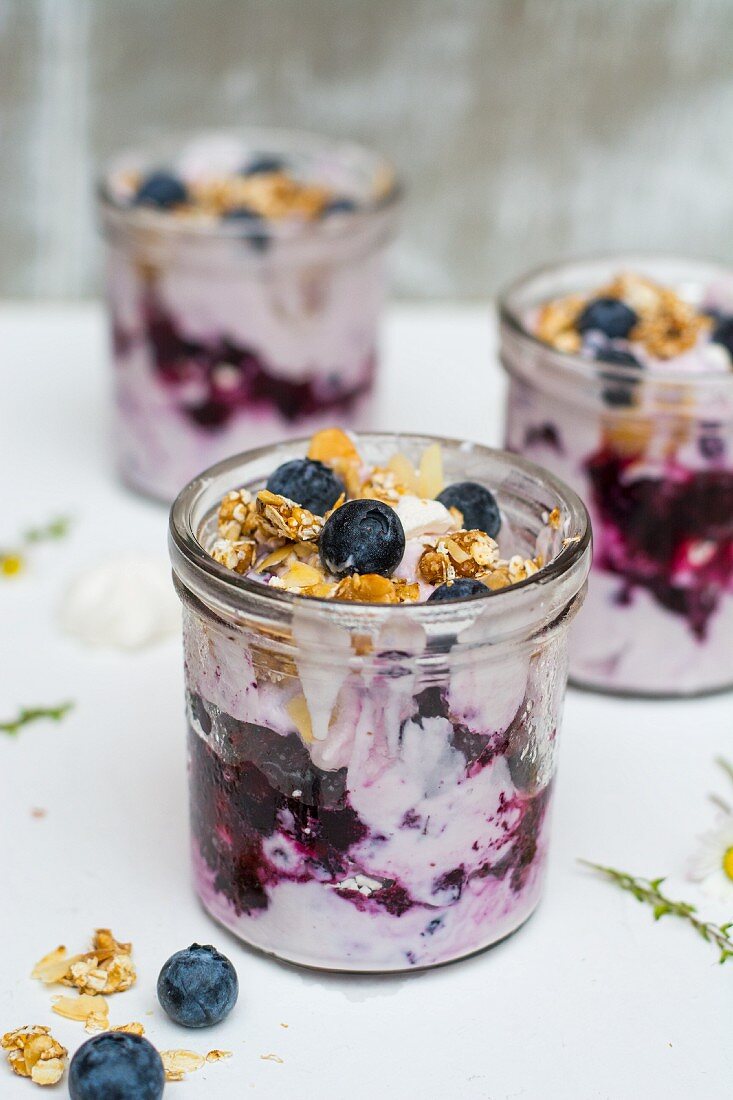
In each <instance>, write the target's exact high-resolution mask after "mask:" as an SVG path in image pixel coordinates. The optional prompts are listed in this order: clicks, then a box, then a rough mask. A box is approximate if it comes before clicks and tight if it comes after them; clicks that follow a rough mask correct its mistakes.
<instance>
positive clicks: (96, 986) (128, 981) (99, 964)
mask: <svg viewBox="0 0 733 1100" xmlns="http://www.w3.org/2000/svg"><path fill="white" fill-rule="evenodd" d="M131 956H132V944H130V943H119V942H118V941H117V940H116V939H115V937H114V936H113V935H112V932H111V931H110V930H109V928H98V929H97V930H96V932H95V933H94V937H93V940H92V949H91V951H87V952H85V953H84V954H81V955H67V953H66V948H65V947H63V946H62V947H57V948H55V950H53V951H51V952H49V954H48V955H44V957H43V958H42V959H40V960H39V961H38V962H37V963H36V965H35V966H34V968H33V972H32V975H31V976H32V977H33V978H38V979H39V981H42V982H43V983H44V984H45V985H57V984H60V985H67V986H73V987H75V988H76V989H78V990H79V992H80V993H86V994H88V995H89V996H90V997H95V996H97V995H98V994H109V993H123V992H124V991H125V990H126V989H129V988H130V986H132V985H133V984H134V982H135V979H136V977H137V975H136V973H135V965H134V963H133V961H132V957H131Z"/></svg>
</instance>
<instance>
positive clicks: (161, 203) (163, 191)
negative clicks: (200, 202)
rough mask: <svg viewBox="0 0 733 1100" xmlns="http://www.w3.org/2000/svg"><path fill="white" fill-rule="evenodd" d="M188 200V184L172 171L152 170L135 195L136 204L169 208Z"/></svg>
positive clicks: (163, 208) (162, 208)
mask: <svg viewBox="0 0 733 1100" xmlns="http://www.w3.org/2000/svg"><path fill="white" fill-rule="evenodd" d="M187 201H188V192H187V191H186V185H185V184H184V183H183V181H182V180H179V178H178V176H174V175H173V173H172V172H151V173H150V175H149V176H146V177H145V179H144V180H143V181H142V183H141V184H140V186H139V187H138V189H137V194H136V195H135V205H136V206H157V207H159V208H160V209H161V210H168V209H169V208H170V207H171V206H180V205H181V203H184V202H187Z"/></svg>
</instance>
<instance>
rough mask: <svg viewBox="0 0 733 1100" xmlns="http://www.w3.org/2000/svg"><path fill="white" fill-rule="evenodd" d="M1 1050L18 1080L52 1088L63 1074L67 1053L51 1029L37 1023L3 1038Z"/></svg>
mask: <svg viewBox="0 0 733 1100" xmlns="http://www.w3.org/2000/svg"><path fill="white" fill-rule="evenodd" d="M2 1048H3V1050H7V1052H8V1062H9V1063H10V1067H11V1069H12V1070H13V1073H17V1074H18V1076H19V1077H29V1078H30V1079H31V1081H33V1083H34V1084H36V1085H55V1084H56V1083H57V1082H58V1081H60V1080H61V1078H62V1077H63V1075H64V1069H65V1068H66V1058H67V1056H68V1053H69V1052H68V1050H67V1049H66V1047H63V1046H61V1043H59V1042H57V1041H56V1039H54V1037H53V1036H52V1035H51V1029H50V1028H48V1027H41V1026H40V1025H38V1024H36V1025H34V1026H33V1027H28V1026H26V1027H18V1028H16V1029H15V1030H14V1031H8V1032H6V1034H5V1035H3V1037H2Z"/></svg>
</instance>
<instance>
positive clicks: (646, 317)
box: [535, 272, 712, 360]
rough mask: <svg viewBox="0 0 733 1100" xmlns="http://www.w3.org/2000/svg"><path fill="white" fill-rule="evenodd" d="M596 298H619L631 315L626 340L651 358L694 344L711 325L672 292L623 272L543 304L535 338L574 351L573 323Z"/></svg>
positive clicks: (578, 337)
mask: <svg viewBox="0 0 733 1100" xmlns="http://www.w3.org/2000/svg"><path fill="white" fill-rule="evenodd" d="M598 299H614V300H617V301H620V302H623V303H624V304H625V305H627V306H628V307H629V308H630V309H632V310H633V311H634V313H635V314H636V322H635V324H634V325H633V327H632V328H631V330H630V332H629V333H628V336H627V337H626V339H628V341H629V343H630V344H631V345H632V346H633V345H637V346H639V347H640V348H642V349H643V350H644V351H645V352H646V354H647V355H648V356H650V357H651V358H653V359H663V360H664V359H673V358H675V357H676V356H678V355H682V354H683V353H684V352H686V351H689V349H690V348H692V347H694V345H695V344H696V343H697V341H698V339H699V338H700V336H701V334H702V333H703V332H705V331H707V330H709V329H710V328H711V325H712V322H711V318H710V317H709V316H708V315H707V314H705V313H701V312H700V311H698V310H696V309H695V308H694V307H693V306H692V305H690V303H689V302H686V301H685V300H684V299H683V298H681V297H680V295H679V294H677V293H676V292H675V291H674V290H671V289H670V288H668V287H663V286H660V285H659V284H657V283H655V282H653V281H652V280H651V279H647V278H645V277H644V276H642V275H637V274H635V273H633V272H624V273H622V274H621V275H619V276H617V277H616V278H615V279H614V280H613V281H612V282H611V283H609V284H608V285H607V286H604V287H601V288H600V289H598V290H596V291H594V292H593V293H592V294H588V295H584V296H583V295H579V294H571V295H568V296H567V297H565V298H559V299H557V300H555V301H552V302H547V303H546V304H545V305H544V306H542V308H541V309H540V311H539V315H538V317H537V320H536V324H535V331H536V334H537V336H539V338H540V339H541V340H543V341H544V342H545V343H546V344H550V345H551V346H552V347H554V348H557V350H558V351H562V352H567V353H570V354H574V353H576V352H579V351H580V350H581V347H582V344H583V337H582V334H581V332H580V331H579V329H578V322H579V320H580V317H581V314H582V313H583V310H584V309H585V307H586V306H587V305H588V304H589V303H590V302H592V301H595V300H598Z"/></svg>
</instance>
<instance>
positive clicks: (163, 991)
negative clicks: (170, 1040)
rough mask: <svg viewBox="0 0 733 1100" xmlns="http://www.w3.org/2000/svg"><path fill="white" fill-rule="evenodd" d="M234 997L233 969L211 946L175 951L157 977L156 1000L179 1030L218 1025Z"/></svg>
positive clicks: (230, 1009) (228, 1011)
mask: <svg viewBox="0 0 733 1100" xmlns="http://www.w3.org/2000/svg"><path fill="white" fill-rule="evenodd" d="M238 995H239V982H238V980H237V972H236V970H235V969H234V967H233V966H232V964H231V963H230V962H229V959H227V958H226V957H225V956H224V955H221V954H220V953H219V952H218V951H217V950H216V948H214V947H212V946H211V944H208V945H207V946H205V947H202V946H201V944H198V943H192V944H191V946H190V947H187V948H186V949H185V950H184V951H176V953H175V955H171V957H170V958H169V959H168V962H166V963H165V964H164V965H163V969H162V970H161V972H160V975H159V976H158V1000H159V1001H160V1003H161V1005H162V1007H163V1008H164V1009H165V1011H166V1012H167V1013H168V1015H169V1016H170V1018H171V1020H173V1021H174V1023H177V1024H181V1025H182V1026H183V1027H209V1026H210V1025H211V1024H218V1023H220V1022H221V1020H223V1019H224V1018H225V1017H226V1016H228V1015H229V1013H230V1012H231V1011H232V1009H233V1008H234V1006H235V1004H236V1003H237V997H238Z"/></svg>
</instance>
